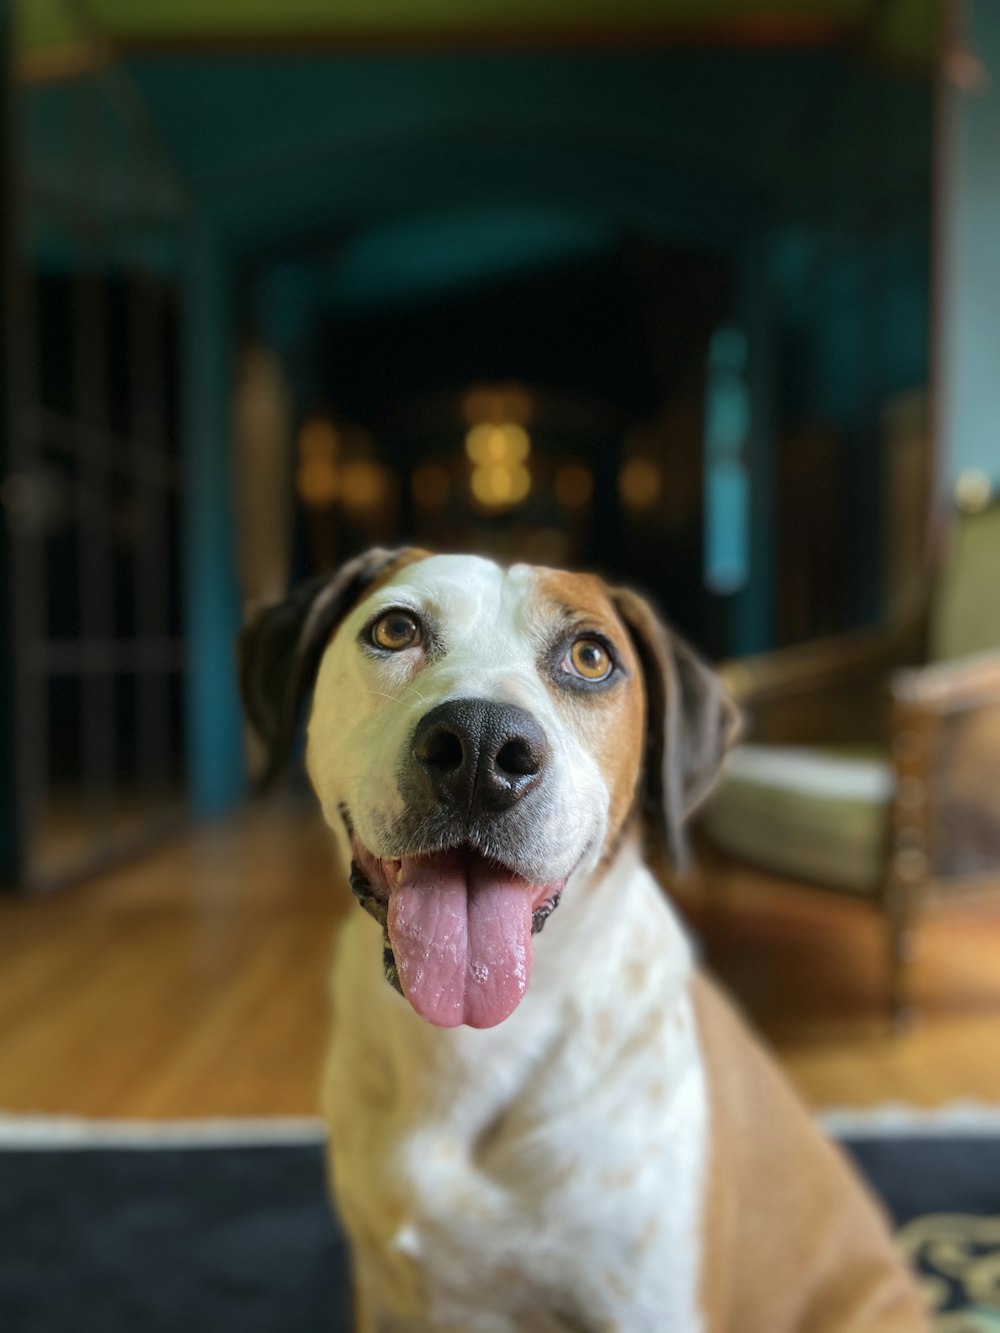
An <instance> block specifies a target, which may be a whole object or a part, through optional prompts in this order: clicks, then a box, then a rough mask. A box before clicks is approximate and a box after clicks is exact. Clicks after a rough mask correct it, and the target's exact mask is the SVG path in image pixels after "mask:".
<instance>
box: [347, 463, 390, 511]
mask: <svg viewBox="0 0 1000 1333" xmlns="http://www.w3.org/2000/svg"><path fill="white" fill-rule="evenodd" d="M342 486H343V493H344V504H346V505H348V506H349V507H350V508H351V509H373V508H374V507H375V506H376V505H378V504H380V503H381V501H382V500H384V499H385V495H386V490H387V489H388V487H387V483H386V476H385V471H384V470H383V469H382V468H380V467H379V465H378V463H372V462H370V461H369V460H368V459H366V458H359V459H358V460H357V461H356V462H353V463H346V464H345V465H344V470H343V480H342Z"/></svg>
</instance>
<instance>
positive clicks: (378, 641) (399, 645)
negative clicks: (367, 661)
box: [371, 611, 420, 653]
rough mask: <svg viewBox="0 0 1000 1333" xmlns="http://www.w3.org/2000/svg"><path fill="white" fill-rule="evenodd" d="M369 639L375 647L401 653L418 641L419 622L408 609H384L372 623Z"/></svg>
mask: <svg viewBox="0 0 1000 1333" xmlns="http://www.w3.org/2000/svg"><path fill="white" fill-rule="evenodd" d="M371 639H372V643H373V644H374V645H375V647H376V648H384V649H385V651H386V652H388V653H401V652H402V651H403V649H404V648H412V647H413V646H414V644H417V643H419V642H420V624H419V622H418V621H417V619H416V617H415V616H411V615H410V613H409V612H408V611H386V613H385V615H384V616H379V618H378V620H376V621H375V624H374V625H372V627H371Z"/></svg>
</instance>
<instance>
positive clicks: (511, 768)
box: [496, 737, 542, 777]
mask: <svg viewBox="0 0 1000 1333" xmlns="http://www.w3.org/2000/svg"><path fill="white" fill-rule="evenodd" d="M541 766H542V764H541V760H540V758H539V756H538V754H537V753H536V751H535V750H534V748H533V747H532V746H531V745H530V743H529V742H528V741H526V740H523V739H522V738H520V737H515V738H514V739H513V740H509V741H507V742H506V743H505V744H504V745H502V746H501V747H500V749H499V751H498V752H497V757H496V767H497V768H498V769H500V771H501V772H503V773H510V774H511V775H512V776H514V777H530V776H533V775H534V774H535V773H537V772H538V771H539V769H540V768H541Z"/></svg>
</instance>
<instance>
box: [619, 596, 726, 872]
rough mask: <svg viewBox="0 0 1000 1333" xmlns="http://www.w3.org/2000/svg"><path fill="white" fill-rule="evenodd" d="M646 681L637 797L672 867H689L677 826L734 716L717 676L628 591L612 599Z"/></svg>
mask: <svg viewBox="0 0 1000 1333" xmlns="http://www.w3.org/2000/svg"><path fill="white" fill-rule="evenodd" d="M612 596H613V598H614V602H615V606H616V607H617V609H618V613H619V615H620V616H621V618H622V620H623V621H624V622H625V625H626V627H627V628H628V631H629V633H630V635H631V636H632V641H633V643H634V645H635V649H636V652H637V654H638V657H639V661H640V663H641V665H642V671H643V676H644V677H645V682H646V698H647V715H646V755H645V773H644V779H643V781H644V786H645V791H644V796H645V803H646V808H647V812H648V814H649V815H650V817H651V819H652V822H653V825H654V827H656V828H657V830H658V831H659V833H660V834H661V836H662V839H663V842H664V847H665V850H666V851H667V852H668V853H669V855H670V857H671V859H672V861H673V863H674V864H675V865H676V866H677V867H678V868H679V869H683V868H685V867H686V866H687V864H688V859H689V858H688V849H687V841H686V839H685V836H684V821H685V820H686V819H687V818H688V816H689V815H691V814H692V813H693V812H694V811H695V810H696V809H697V808H698V806H699V805H701V803H702V801H704V799H705V797H706V796H707V795H708V794H709V792H710V791H711V790H712V787H713V786H714V784H715V780H716V778H717V777H718V775H719V770H720V768H721V765H722V760H723V758H724V756H725V754H726V751H727V750H728V749H729V747H730V746H731V745H732V744H733V743H734V741H735V740H736V737H737V735H738V734H739V730H740V715H739V712H738V710H737V708H736V705H735V704H734V703H733V701H732V699H730V697H729V695H728V694H727V693H726V689H725V686H724V685H723V683H722V680H721V679H720V677H719V676H718V675H717V674H716V672H714V671H713V670H712V668H711V667H710V666H709V665H708V663H707V662H705V661H704V660H703V659H702V658H701V657H700V656H699V655H698V653H696V652H695V650H694V649H693V648H692V647H691V646H690V644H688V643H686V642H685V641H684V640H683V639H682V638H681V637H680V635H678V634H675V633H674V632H673V630H668V629H667V627H666V625H664V623H663V621H662V620H660V618H659V617H658V616H657V615H656V613H655V612H654V611H653V609H652V607H650V605H649V603H648V602H647V601H645V599H644V598H642V597H640V596H639V595H638V593H634V592H631V591H630V590H629V589H627V588H620V589H616V590H615V591H614V593H613V594H612Z"/></svg>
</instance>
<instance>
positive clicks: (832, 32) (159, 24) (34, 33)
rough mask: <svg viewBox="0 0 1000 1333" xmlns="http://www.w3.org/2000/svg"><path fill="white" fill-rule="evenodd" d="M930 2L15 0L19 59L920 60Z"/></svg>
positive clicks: (928, 31) (926, 36)
mask: <svg viewBox="0 0 1000 1333" xmlns="http://www.w3.org/2000/svg"><path fill="white" fill-rule="evenodd" d="M932 11H933V0H280V3H276V0H20V4H19V6H18V33H19V45H20V49H21V52H22V55H23V56H24V58H25V59H26V60H27V61H29V62H30V61H31V60H32V59H37V58H39V57H44V56H45V55H47V54H48V55H51V54H52V53H53V52H55V51H58V50H59V49H63V50H66V49H70V48H74V47H78V46H85V45H87V44H88V43H92V42H93V41H94V40H98V41H99V40H100V39H102V38H105V39H109V40H110V41H111V42H112V43H113V44H116V45H119V46H121V47H122V48H123V49H126V50H128V49H130V48H132V49H135V48H136V47H140V48H147V49H148V48H149V47H150V46H153V47H163V46H166V47H170V46H171V45H176V44H181V45H185V46H188V45H191V44H198V43H206V42H208V43H212V44H216V43H221V44H223V45H225V44H226V43H234V44H245V43H247V42H254V43H263V44H267V43H268V42H269V41H277V40H286V41H287V40H292V41H295V40H298V41H300V42H307V41H309V40H310V39H315V40H317V41H319V42H324V41H325V42H332V43H338V42H343V43H350V42H352V41H357V40H359V39H364V40H366V41H372V42H374V43H376V44H377V43H378V42H379V41H388V42H394V43H399V42H405V41H406V40H408V39H415V40H421V39H424V40H427V39H428V38H433V39H435V40H444V41H449V40H452V41H471V42H476V41H477V40H478V41H481V42H484V43H489V42H491V41H497V42H503V41H504V40H505V39H508V40H509V39H510V38H511V37H515V36H516V37H519V38H526V39H527V40H529V41H530V40H531V38H532V35H534V36H535V37H537V38H538V39H539V40H544V41H552V40H555V41H562V40H566V41H570V42H579V41H594V40H596V39H597V38H598V37H599V36H600V35H601V34H604V35H606V36H612V37H614V38H616V39H618V38H620V39H623V40H626V41H627V40H628V38H629V35H630V33H631V34H632V35H633V36H635V37H640V36H644V37H649V36H650V35H651V34H652V35H655V34H657V33H660V34H662V35H663V37H664V38H665V39H670V38H675V39H677V40H680V41H683V40H685V39H686V38H687V39H692V38H698V39H704V38H711V37H713V36H715V35H717V36H718V37H719V38H720V39H723V40H724V39H727V38H736V39H740V38H743V39H746V40H756V41H764V40H768V39H773V40H775V41H781V42H795V41H802V42H810V41H812V42H815V41H823V40H826V41H836V40H838V39H843V40H849V39H850V40H860V41H861V42H862V43H863V44H865V45H867V46H869V47H871V48H873V49H876V50H882V51H885V52H887V53H889V54H891V55H893V56H895V57H897V58H901V59H907V60H912V59H917V60H919V59H924V58H926V56H927V54H928V52H929V49H930V42H931V33H932V30H933V23H932Z"/></svg>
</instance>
